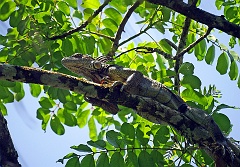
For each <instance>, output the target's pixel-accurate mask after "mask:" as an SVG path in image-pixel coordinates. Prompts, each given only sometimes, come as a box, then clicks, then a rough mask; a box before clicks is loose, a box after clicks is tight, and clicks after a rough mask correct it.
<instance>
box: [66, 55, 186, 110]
mask: <svg viewBox="0 0 240 167" xmlns="http://www.w3.org/2000/svg"><path fill="white" fill-rule="evenodd" d="M106 61H108V59H107V58H106V57H105V58H104V57H99V58H97V59H93V58H92V57H89V56H86V55H82V54H79V53H77V54H74V55H72V56H70V57H65V58H64V59H63V60H62V64H63V65H64V66H65V67H66V68H67V69H69V70H70V71H72V72H74V73H76V74H78V75H81V76H83V77H85V78H87V79H91V80H92V81H93V82H96V83H103V81H107V82H109V83H111V84H112V85H113V86H114V85H116V83H117V84H119V82H120V83H122V84H123V86H122V89H121V90H124V91H127V92H129V93H131V94H134V95H140V96H143V97H149V98H152V99H154V100H156V101H158V102H160V103H161V104H164V105H166V106H168V107H170V108H172V109H174V110H178V111H180V112H184V111H185V110H186V109H187V105H186V103H185V102H184V101H183V100H182V99H181V98H180V97H179V96H177V95H175V94H174V93H172V92H171V91H170V90H169V89H168V88H167V87H166V86H164V85H163V84H161V83H160V82H157V81H155V80H152V79H150V78H148V77H146V76H144V75H143V74H142V73H141V72H139V71H135V70H132V69H129V68H124V67H121V66H118V65H109V64H106Z"/></svg>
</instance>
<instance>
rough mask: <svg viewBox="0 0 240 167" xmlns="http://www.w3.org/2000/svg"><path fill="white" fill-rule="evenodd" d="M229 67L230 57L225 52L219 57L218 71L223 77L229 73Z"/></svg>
mask: <svg viewBox="0 0 240 167" xmlns="http://www.w3.org/2000/svg"><path fill="white" fill-rule="evenodd" d="M228 66H229V60H228V56H227V54H226V53H225V52H223V53H222V54H221V55H220V56H219V57H218V61H217V67H216V69H217V71H218V72H219V73H220V74H221V75H223V74H226V73H227V70H228Z"/></svg>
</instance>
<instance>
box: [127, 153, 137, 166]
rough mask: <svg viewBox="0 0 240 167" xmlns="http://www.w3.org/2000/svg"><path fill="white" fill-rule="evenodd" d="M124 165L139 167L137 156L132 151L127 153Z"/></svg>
mask: <svg viewBox="0 0 240 167" xmlns="http://www.w3.org/2000/svg"><path fill="white" fill-rule="evenodd" d="M126 163H127V165H128V166H134V167H139V165H138V158H137V155H136V154H135V153H134V152H132V151H128V154H127V158H126Z"/></svg>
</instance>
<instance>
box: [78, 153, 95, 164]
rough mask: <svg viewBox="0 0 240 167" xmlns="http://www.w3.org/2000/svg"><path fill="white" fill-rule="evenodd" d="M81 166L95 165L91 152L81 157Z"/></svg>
mask: <svg viewBox="0 0 240 167" xmlns="http://www.w3.org/2000/svg"><path fill="white" fill-rule="evenodd" d="M81 167H95V161H94V158H93V155H92V154H88V155H86V156H85V157H83V159H82V161H81Z"/></svg>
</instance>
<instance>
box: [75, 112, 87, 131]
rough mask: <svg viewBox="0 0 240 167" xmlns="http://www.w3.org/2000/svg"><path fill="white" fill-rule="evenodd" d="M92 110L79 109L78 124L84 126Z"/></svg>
mask: <svg viewBox="0 0 240 167" xmlns="http://www.w3.org/2000/svg"><path fill="white" fill-rule="evenodd" d="M89 114H90V110H85V111H79V112H78V114H77V124H78V126H79V127H80V128H83V127H84V126H85V125H86V124H87V120H88V116H89Z"/></svg>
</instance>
